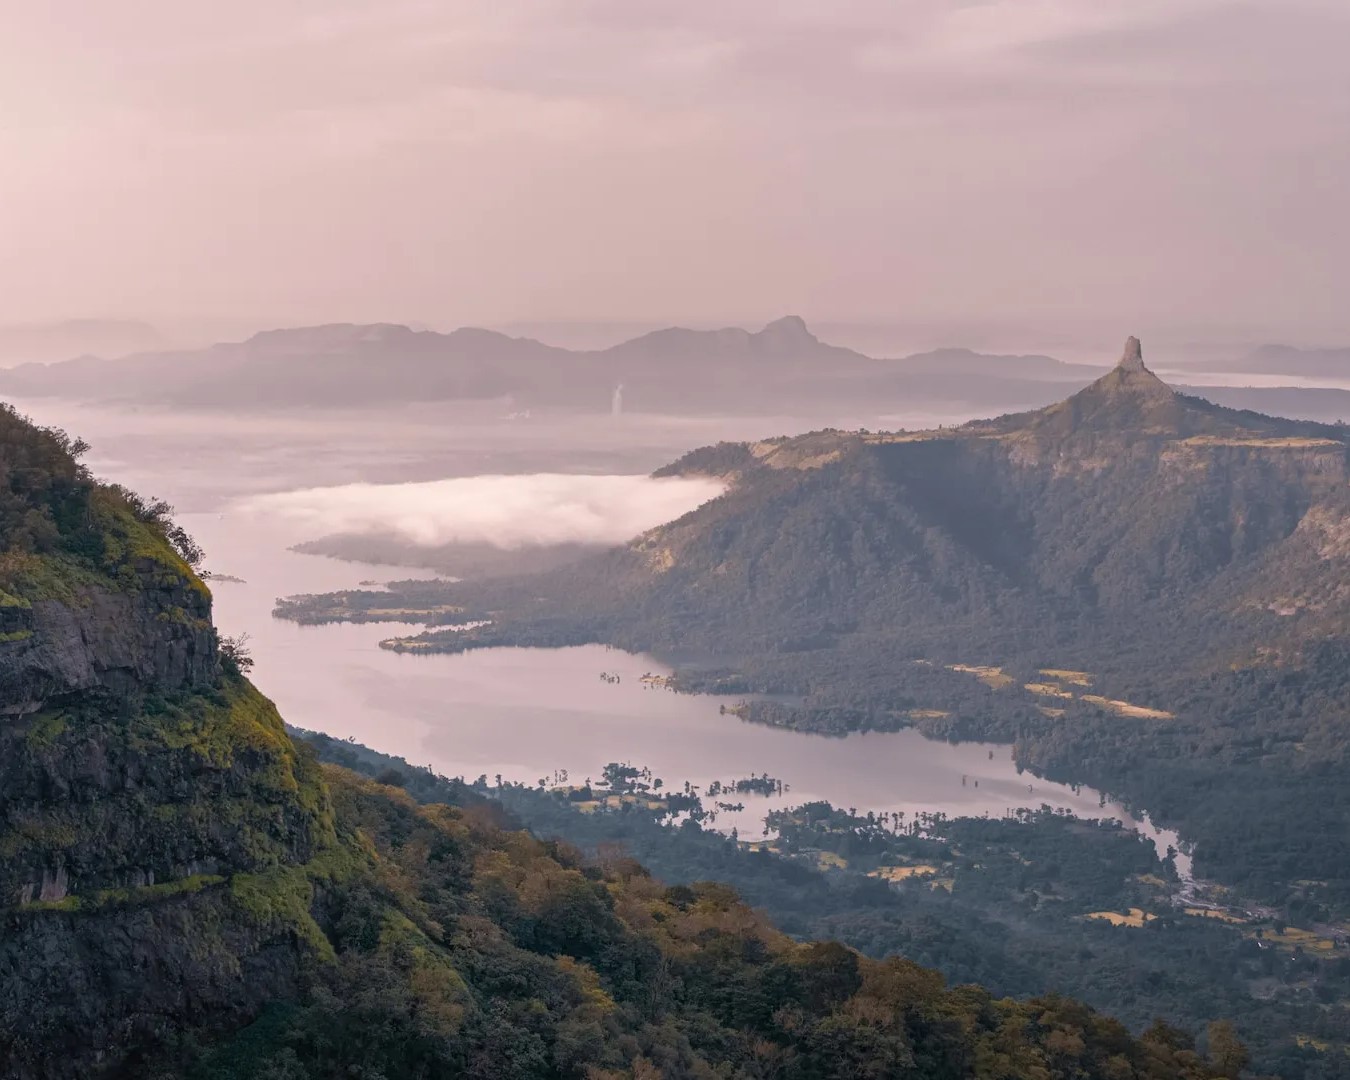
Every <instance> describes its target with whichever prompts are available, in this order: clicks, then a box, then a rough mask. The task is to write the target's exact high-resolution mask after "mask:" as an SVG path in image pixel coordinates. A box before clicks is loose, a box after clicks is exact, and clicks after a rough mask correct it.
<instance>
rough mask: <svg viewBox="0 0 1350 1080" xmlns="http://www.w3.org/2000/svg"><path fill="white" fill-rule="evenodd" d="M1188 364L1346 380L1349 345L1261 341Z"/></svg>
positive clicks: (1349, 376) (1210, 368) (1349, 373)
mask: <svg viewBox="0 0 1350 1080" xmlns="http://www.w3.org/2000/svg"><path fill="white" fill-rule="evenodd" d="M1191 367H1193V368H1195V369H1196V370H1207V371H1226V372H1233V373H1235V374H1265V375H1284V376H1288V377H1291V378H1303V379H1337V380H1350V348H1339V349H1296V348H1294V347H1293V346H1292V345H1262V346H1261V347H1260V348H1259V349H1254V350H1252V351H1251V352H1249V353H1247V354H1245V355H1243V356H1239V357H1236V358H1234V359H1231V360H1228V359H1209V360H1206V361H1204V362H1202V363H1197V364H1193V365H1191Z"/></svg>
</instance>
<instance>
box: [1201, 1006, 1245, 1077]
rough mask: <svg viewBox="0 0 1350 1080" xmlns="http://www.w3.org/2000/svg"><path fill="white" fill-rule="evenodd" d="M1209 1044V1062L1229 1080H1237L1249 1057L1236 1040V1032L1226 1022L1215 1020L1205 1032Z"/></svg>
mask: <svg viewBox="0 0 1350 1080" xmlns="http://www.w3.org/2000/svg"><path fill="white" fill-rule="evenodd" d="M1205 1036H1206V1041H1207V1042H1208V1044H1209V1060H1210V1064H1212V1065H1213V1066H1214V1068H1216V1069H1217V1070H1218V1071H1219V1072H1220V1073H1222V1074H1223V1075H1224V1076H1226V1077H1228V1078H1229V1080H1237V1078H1238V1076H1240V1075H1241V1074H1242V1070H1243V1069H1245V1068H1246V1067H1247V1063H1248V1062H1249V1061H1250V1060H1251V1055H1250V1054H1249V1053H1248V1052H1247V1048H1246V1047H1245V1046H1244V1045H1243V1044H1242V1040H1240V1039H1239V1038H1238V1035H1237V1030H1236V1029H1235V1028H1234V1027H1233V1025H1232V1023H1230V1022H1229V1021H1227V1020H1215V1021H1214V1022H1213V1023H1212V1024H1210V1025H1209V1027H1208V1028H1207V1029H1206V1031H1205Z"/></svg>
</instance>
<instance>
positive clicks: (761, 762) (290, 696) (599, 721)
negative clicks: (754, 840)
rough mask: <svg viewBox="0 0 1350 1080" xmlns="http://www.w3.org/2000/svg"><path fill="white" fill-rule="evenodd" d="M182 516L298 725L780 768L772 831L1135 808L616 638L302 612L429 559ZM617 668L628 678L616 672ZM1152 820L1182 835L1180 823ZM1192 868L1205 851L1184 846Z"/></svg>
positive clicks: (488, 753) (491, 761)
mask: <svg viewBox="0 0 1350 1080" xmlns="http://www.w3.org/2000/svg"><path fill="white" fill-rule="evenodd" d="M180 521H181V523H182V524H183V525H184V526H185V527H186V528H187V529H188V531H189V532H191V533H192V534H193V535H194V536H195V537H196V538H197V540H198V541H199V542H200V543H201V544H202V545H203V546H204V547H205V548H206V550H207V551H208V552H210V554H211V560H210V561H211V565H212V566H213V567H215V568H217V569H218V570H219V571H220V572H222V573H228V574H231V575H234V576H238V577H240V578H243V579H244V581H245V584H237V583H231V582H217V583H215V585H214V587H213V592H214V594H215V597H216V605H215V608H216V622H217V624H218V626H219V627H220V630H221V632H222V633H224V634H230V635H234V634H240V633H247V634H248V635H249V636H250V648H251V651H252V654H253V657H254V659H255V661H256V666H255V668H254V670H253V673H252V675H253V680H254V682H256V683H257V685H258V686H259V688H260V689H262V691H263V692H264V693H266V694H267V695H268V696H269V697H271V698H272V699H273V700H274V701H275V702H276V703H277V706H278V708H279V709H280V710H281V713H282V715H283V716H284V717H285V718H286V719H287V721H288V722H289V723H291V724H294V725H296V726H299V727H304V728H310V729H313V730H317V731H324V732H327V733H328V734H330V735H333V736H336V737H337V738H342V739H345V738H348V737H351V738H354V739H355V740H356V741H357V742H359V743H362V744H364V745H366V746H370V747H372V748H373V749H376V750H380V751H383V752H385V753H389V754H396V755H398V756H401V757H404V758H407V759H408V761H410V762H412V763H413V764H417V765H429V766H430V767H431V768H433V769H434V770H435V771H437V772H439V773H442V774H445V775H448V776H464V777H466V778H467V779H469V780H472V779H474V778H476V777H478V776H480V775H483V774H486V775H487V776H489V777H495V776H496V775H497V774H498V773H500V774H501V775H502V777H503V778H504V779H507V780H512V781H523V782H525V783H528V784H534V783H535V782H536V781H538V780H539V779H540V778H549V777H552V776H553V775H554V773H555V771H557V770H566V771H567V773H568V774H569V776H570V779H571V781H572V782H581V781H582V780H584V779H586V778H587V777H592V778H596V777H598V776H599V774H600V771H601V769H602V768H603V767H604V766H605V764H607V763H608V762H611V761H627V762H630V763H632V764H633V765H636V766H639V767H641V766H646V767H648V768H650V769H651V770H652V772H653V774H654V775H656V776H659V777H661V778H662V779H663V780H664V781H665V784H666V786H667V787H668V788H669V787H682V786H683V784H684V782H685V781H686V780H687V781H689V782H691V783H693V784H696V785H698V786H699V787H701V788H704V787H706V785H707V784H708V782H709V781H712V780H715V779H716V780H721V781H723V782H726V781H731V780H735V779H740V778H744V777H747V776H750V775H752V774H753V775H758V774H764V773H767V774H768V775H770V776H772V777H774V778H775V779H778V780H782V781H783V782H784V783H785V784H786V785H787V790H786V791H785V792H784V793H783V794H782V795H781V796H774V797H772V798H764V797H758V796H752V795H746V796H739V795H738V796H730V797H728V796H723V799H724V800H726V801H731V802H743V803H745V807H746V808H745V810H744V811H741V812H739V813H734V812H732V813H727V812H724V813H721V814H719V817H718V820H717V826H718V827H719V828H723V829H729V828H731V827H732V826H733V825H734V826H735V827H736V828H737V829H739V831H740V834H741V835H742V836H743V837H754V836H758V835H759V834H760V832H761V830H762V824H763V817H764V815H765V814H766V813H767V812H768V811H769V810H770V809H775V808H778V807H782V806H789V805H795V804H799V803H802V802H806V801H809V800H813V799H825V800H828V801H829V802H831V803H833V804H835V805H836V806H841V807H855V808H857V809H858V810H860V811H864V812H865V811H867V810H874V811H877V812H878V813H881V812H886V813H889V812H892V811H903V812H905V813H906V814H907V815H912V814H914V813H915V812H917V811H941V812H942V813H945V814H947V815H949V816H958V815H975V816H978V815H982V814H988V815H990V816H993V817H999V816H1002V815H1003V814H1005V813H1007V812H1008V811H1010V810H1013V809H1016V808H1019V807H1039V806H1041V805H1042V804H1049V805H1050V806H1053V807H1056V808H1065V809H1068V810H1071V811H1073V812H1074V813H1076V814H1078V815H1080V816H1083V817H1118V818H1121V819H1122V820H1128V818H1129V815H1128V813H1127V812H1126V810H1125V809H1124V808H1123V807H1121V806H1119V805H1118V804H1115V803H1113V802H1111V801H1110V800H1104V799H1103V797H1102V796H1101V795H1100V794H1099V793H1097V792H1095V791H1093V790H1091V789H1089V788H1081V789H1079V790H1078V791H1077V792H1075V791H1074V790H1073V789H1071V788H1069V787H1068V786H1066V785H1063V784H1054V783H1051V782H1049V781H1045V780H1041V779H1039V778H1037V777H1035V776H1033V775H1031V774H1030V773H1021V772H1019V771H1018V769H1017V767H1016V765H1015V764H1014V763H1013V761H1012V754H1011V748H1010V747H1008V746H1002V745H990V744H984V743H959V744H952V743H946V742H939V741H935V740H931V739H926V738H924V737H923V736H922V735H920V734H919V733H918V732H916V731H900V732H872V733H866V734H857V735H850V736H848V737H847V738H830V737H826V736H820V735H809V734H803V733H800V732H792V731H784V730H780V729H777V728H770V727H765V726H762V725H757V724H749V723H746V722H744V721H742V720H739V719H737V718H736V717H734V716H730V715H723V714H722V712H721V706H722V705H723V704H727V703H730V700H731V699H722V698H716V697H708V696H697V695H687V694H676V693H674V692H672V691H669V690H665V689H661V688H653V687H651V686H650V685H649V684H647V683H644V682H643V681H642V676H643V675H644V674H649V673H650V674H655V675H664V674H669V672H670V669H669V668H668V667H666V666H664V665H662V664H660V663H659V662H658V661H656V660H654V659H652V658H650V657H645V656H634V655H631V654H627V653H623V652H620V651H617V650H612V649H608V648H606V647H603V646H598V645H596V646H584V647H579V648H568V649H488V650H480V651H475V652H469V653H464V654H460V655H453V656H448V655H436V656H416V655H411V654H399V653H393V652H389V651H387V650H383V649H380V648H379V647H378V645H379V641H380V639H381V638H385V637H390V636H393V635H394V634H396V633H399V632H401V631H399V630H398V629H397V628H396V627H395V626H393V625H389V624H384V625H381V624H334V625H328V626H300V625H297V624H295V623H289V622H283V621H280V620H277V619H273V618H272V616H271V609H272V605H273V602H274V600H275V598H276V597H278V596H281V595H290V594H294V593H305V592H326V591H331V590H336V589H348V588H353V587H355V586H356V585H357V584H358V582H361V581H379V582H384V581H390V580H395V579H397V578H401V577H402V578H406V577H409V576H416V574H415V572H413V571H409V570H406V569H405V570H400V569H395V568H390V567H385V566H372V565H367V564H362V563H345V562H339V561H337V560H333V559H327V558H322V557H316V556H311V555H299V554H296V553H294V552H291V551H288V550H287V546H288V543H290V542H293V541H294V539H296V537H293V536H291V535H289V534H288V533H287V531H286V527H285V526H284V525H282V524H281V523H277V522H269V521H260V520H258V519H257V518H256V517H254V516H246V515H242V514H239V513H237V512H231V511H226V512H224V513H216V514H184V515H181V516H180ZM602 672H607V673H610V674H614V675H618V676H619V681H618V682H617V683H615V682H609V681H605V680H602V679H601V677H600V675H601V673H602ZM1138 827H1139V828H1140V830H1141V831H1142V832H1144V833H1145V834H1146V835H1149V836H1150V837H1151V838H1153V839H1154V842H1155V843H1158V844H1160V845H1161V846H1160V850H1161V851H1164V852H1165V851H1166V848H1167V846H1168V845H1169V844H1170V845H1173V846H1179V841H1178V838H1177V836H1176V835H1175V834H1174V833H1171V832H1168V831H1165V830H1159V829H1155V828H1153V827H1152V826H1151V825H1150V824H1148V823H1141V824H1139V825H1138ZM1178 862H1179V869H1181V870H1182V872H1183V874H1188V872H1189V862H1190V860H1189V859H1188V858H1187V857H1186V856H1184V855H1182V856H1179V859H1178Z"/></svg>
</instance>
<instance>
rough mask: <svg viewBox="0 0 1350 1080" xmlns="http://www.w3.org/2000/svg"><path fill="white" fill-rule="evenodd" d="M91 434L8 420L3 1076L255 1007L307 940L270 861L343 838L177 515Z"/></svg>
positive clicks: (0, 704)
mask: <svg viewBox="0 0 1350 1080" xmlns="http://www.w3.org/2000/svg"><path fill="white" fill-rule="evenodd" d="M80 449H81V448H80V447H79V446H78V445H77V444H73V443H72V442H71V441H70V440H69V439H67V438H66V437H65V436H64V435H62V434H61V433H53V432H45V431H42V430H40V429H37V428H34V427H32V426H31V425H28V424H26V423H25V422H24V421H23V420H22V419H21V418H19V417H17V416H15V415H14V414H12V413H10V412H8V411H6V412H4V413H3V414H0V927H2V928H3V929H0V1063H2V1064H0V1074H2V1075H5V1076H21V1077H28V1076H32V1077H46V1076H75V1075H88V1074H90V1073H91V1072H93V1071H97V1069H99V1068H100V1067H101V1066H104V1065H109V1066H111V1065H115V1064H117V1063H118V1062H120V1061H121V1060H122V1059H123V1058H124V1056H125V1054H126V1053H127V1052H128V1049H129V1048H131V1047H135V1046H137V1045H147V1044H150V1043H153V1042H154V1041H156V1040H157V1039H160V1038H162V1037H163V1036H164V1035H165V1034H166V1033H167V1032H169V1031H180V1032H181V1031H185V1030H191V1029H193V1028H195V1027H206V1028H210V1027H215V1026H218V1025H220V1024H228V1023H230V1022H231V1020H234V1021H238V1020H239V1019H240V1018H243V1017H247V1016H248V1015H250V1013H251V1011H253V1010H255V1009H256V1005H257V1003H258V1002H259V1001H260V1000H261V999H262V996H263V995H264V994H273V993H276V992H277V991H278V988H282V989H284V987H285V986H287V985H289V984H293V983H294V982H295V980H296V978H297V977H298V973H299V970H300V967H301V965H302V962H303V958H304V956H305V952H306V947H305V945H304V941H305V939H306V938H307V936H309V924H308V922H307V920H308V915H307V906H306V905H304V904H294V903H290V904H288V903H287V902H286V900H285V897H286V895H287V894H286V892H285V888H283V885H285V883H281V884H278V883H277V882H275V881H273V880H272V877H271V875H275V874H277V873H282V872H290V868H294V867H303V866H305V865H307V864H309V863H311V862H312V861H313V860H314V859H316V858H319V857H321V856H322V855H323V853H324V852H326V851H329V850H331V849H332V846H333V844H334V831H333V825H332V815H331V810H330V809H329V807H328V800H327V795H326V792H325V789H324V787H323V785H322V782H321V780H320V778H319V774H318V769H317V767H316V766H315V765H314V764H313V763H312V762H309V761H306V760H303V759H302V758H301V757H300V756H299V755H298V754H297V752H296V750H295V748H294V747H293V746H292V744H291V742H290V740H289V739H288V738H287V737H286V735H285V731H284V729H283V726H282V723H281V719H280V718H279V717H278V716H277V714H276V712H275V710H274V709H273V708H272V706H271V703H270V702H268V701H267V700H266V699H264V698H263V697H261V695H259V694H258V693H257V691H256V690H254V689H253V688H252V687H251V686H249V685H248V683H247V682H246V681H245V680H244V679H242V678H241V677H240V676H239V675H238V674H237V673H236V672H234V671H233V670H232V669H231V666H230V664H228V663H225V664H222V660H221V657H220V656H219V654H218V651H217V642H216V634H215V631H214V629H213V628H212V625H211V596H210V592H209V591H208V590H207V588H206V586H205V585H204V584H203V583H202V581H201V580H200V579H199V578H198V577H197V575H196V574H195V573H194V572H193V570H192V568H191V566H190V565H189V564H188V563H187V562H186V561H185V560H184V558H183V555H182V554H181V553H180V552H179V551H178V550H175V546H174V544H173V543H172V542H171V538H172V537H173V535H174V534H173V530H172V527H171V526H170V525H169V524H168V523H167V522H166V521H165V520H164V518H163V514H162V512H160V511H158V510H156V509H155V508H153V507H146V506H145V504H143V503H142V502H141V501H140V500H138V499H136V498H135V497H134V496H128V495H127V494H126V493H124V492H121V491H119V490H117V489H114V488H109V487H106V486H103V485H99V484H97V483H96V482H94V481H93V480H92V479H91V478H90V477H89V476H88V474H87V473H85V471H84V470H83V469H81V468H80V467H79V466H78V464H76V460H75V454H76V453H78V451H79V450H80ZM189 554H190V552H189ZM290 885H291V886H293V885H294V883H290ZM287 887H290V886H287ZM260 896H261V897H262V900H261V901H260V900H259V897H260Z"/></svg>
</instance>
